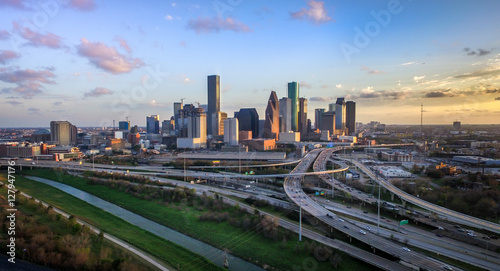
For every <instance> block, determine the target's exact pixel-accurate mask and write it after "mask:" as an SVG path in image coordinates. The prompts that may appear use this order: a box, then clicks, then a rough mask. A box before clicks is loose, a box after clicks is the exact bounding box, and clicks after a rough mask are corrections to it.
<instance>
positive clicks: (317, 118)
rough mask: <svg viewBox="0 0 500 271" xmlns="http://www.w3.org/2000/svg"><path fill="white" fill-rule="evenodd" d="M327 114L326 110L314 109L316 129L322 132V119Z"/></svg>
mask: <svg viewBox="0 0 500 271" xmlns="http://www.w3.org/2000/svg"><path fill="white" fill-rule="evenodd" d="M324 113H325V109H324V108H316V109H314V128H315V129H319V130H321V119H322V117H323V114H324Z"/></svg>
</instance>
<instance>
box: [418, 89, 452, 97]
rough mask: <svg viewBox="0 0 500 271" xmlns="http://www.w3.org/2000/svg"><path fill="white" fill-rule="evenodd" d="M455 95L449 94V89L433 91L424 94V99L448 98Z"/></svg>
mask: <svg viewBox="0 0 500 271" xmlns="http://www.w3.org/2000/svg"><path fill="white" fill-rule="evenodd" d="M456 96H457V95H456V94H455V93H453V92H451V89H443V90H435V91H429V92H427V93H425V96H424V97H425V98H450V97H456Z"/></svg>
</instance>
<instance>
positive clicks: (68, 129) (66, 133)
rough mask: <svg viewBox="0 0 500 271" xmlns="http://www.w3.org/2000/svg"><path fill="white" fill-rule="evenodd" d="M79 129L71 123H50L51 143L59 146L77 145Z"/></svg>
mask: <svg viewBox="0 0 500 271" xmlns="http://www.w3.org/2000/svg"><path fill="white" fill-rule="evenodd" d="M76 134H77V128H76V126H74V125H73V124H71V123H70V122H69V121H51V122H50V141H52V142H53V143H54V144H56V145H59V146H71V145H75V144H76Z"/></svg>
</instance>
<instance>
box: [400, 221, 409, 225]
mask: <svg viewBox="0 0 500 271" xmlns="http://www.w3.org/2000/svg"><path fill="white" fill-rule="evenodd" d="M406 224H408V220H401V222H399V225H406Z"/></svg>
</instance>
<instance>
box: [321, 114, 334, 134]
mask: <svg viewBox="0 0 500 271" xmlns="http://www.w3.org/2000/svg"><path fill="white" fill-rule="evenodd" d="M321 130H328V131H330V135H334V134H335V112H333V111H328V112H325V113H324V114H323V117H322V118H321Z"/></svg>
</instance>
